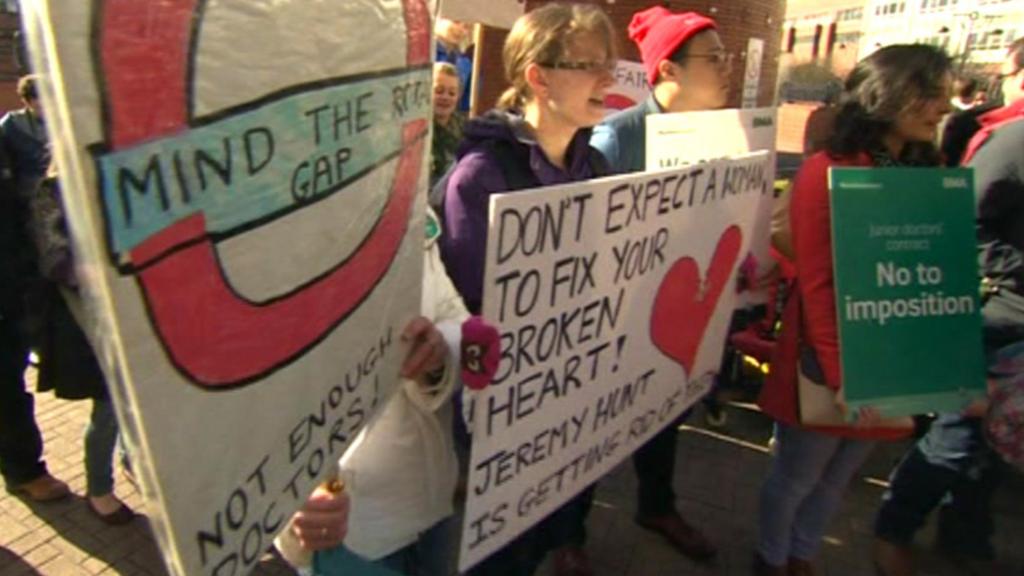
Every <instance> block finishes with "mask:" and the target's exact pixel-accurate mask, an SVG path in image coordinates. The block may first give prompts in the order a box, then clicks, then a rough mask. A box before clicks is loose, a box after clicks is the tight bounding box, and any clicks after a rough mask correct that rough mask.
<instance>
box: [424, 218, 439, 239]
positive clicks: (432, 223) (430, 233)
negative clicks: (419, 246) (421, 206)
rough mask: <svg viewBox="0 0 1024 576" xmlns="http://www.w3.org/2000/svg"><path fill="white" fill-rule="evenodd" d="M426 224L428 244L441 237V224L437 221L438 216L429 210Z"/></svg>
mask: <svg viewBox="0 0 1024 576" xmlns="http://www.w3.org/2000/svg"><path fill="white" fill-rule="evenodd" d="M426 224H427V226H426V228H427V241H428V242H429V241H431V240H434V239H435V238H437V237H438V236H440V235H441V224H440V222H438V221H437V216H434V213H433V212H431V211H429V210H427V218H426Z"/></svg>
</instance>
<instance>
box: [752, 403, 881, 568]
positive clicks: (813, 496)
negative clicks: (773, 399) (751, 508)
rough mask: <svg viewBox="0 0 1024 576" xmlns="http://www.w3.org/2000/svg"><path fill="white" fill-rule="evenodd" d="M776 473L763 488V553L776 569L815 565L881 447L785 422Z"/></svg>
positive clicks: (780, 431)
mask: <svg viewBox="0 0 1024 576" xmlns="http://www.w3.org/2000/svg"><path fill="white" fill-rule="evenodd" d="M776 438H777V442H778V444H777V448H776V452H775V458H774V459H773V460H772V466H771V470H770V471H769V473H768V477H767V478H766V479H765V481H764V484H763V485H762V487H761V503H760V514H759V518H758V521H759V529H760V542H759V543H758V548H757V549H758V552H759V553H760V554H761V557H762V558H763V559H764V560H765V562H767V563H768V564H771V565H773V566H782V565H785V564H786V562H787V561H788V559H789V558H791V557H793V558H800V559H802V560H811V559H812V558H814V556H815V555H816V554H817V552H818V547H819V546H820V544H821V538H822V536H824V534H825V528H826V527H827V525H828V522H829V520H831V518H832V516H833V515H834V514H835V513H836V510H838V508H839V505H840V504H841V503H842V499H843V492H844V491H845V490H846V486H847V485H848V484H849V483H850V479H851V478H852V477H853V475H854V474H855V473H856V472H857V470H858V469H859V468H860V466H861V464H863V463H864V461H865V460H867V458H868V456H869V455H870V454H871V449H872V448H874V445H875V443H874V442H873V441H868V440H853V439H849V438H840V437H838V436H828V435H826V434H821V433H819V432H814V431H812V430H808V429H806V428H800V427H798V426H789V425H786V424H782V423H779V425H778V434H777V437H776Z"/></svg>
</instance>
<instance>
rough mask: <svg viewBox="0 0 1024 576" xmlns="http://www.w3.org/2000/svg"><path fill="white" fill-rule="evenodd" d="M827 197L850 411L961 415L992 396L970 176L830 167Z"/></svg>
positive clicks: (960, 171) (969, 173)
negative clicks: (976, 400)
mask: <svg viewBox="0 0 1024 576" xmlns="http://www.w3.org/2000/svg"><path fill="white" fill-rule="evenodd" d="M829 194H830V197H831V205H832V250H833V257H834V271H835V291H836V316H837V319H838V326H839V350H840V362H841V366H842V378H843V393H844V395H845V398H846V402H847V405H848V406H849V408H850V413H851V414H853V413H855V412H856V409H857V408H859V407H862V406H874V407H875V408H878V409H879V410H880V411H881V412H882V415H883V416H885V417H892V416H905V415H911V414H923V413H927V412H953V411H958V410H960V409H962V408H963V407H964V406H965V405H967V404H968V403H969V402H970V401H971V400H972V399H974V398H976V397H979V396H983V395H984V393H985V365H984V356H983V352H982V336H981V314H980V309H981V302H980V300H979V292H978V282H979V276H978V264H977V256H976V253H977V252H976V251H977V242H976V240H975V232H974V174H973V171H972V170H970V169H967V168H953V169H938V168H936V169H926V168H870V169H865V168H833V169H831V170H830V172H829Z"/></svg>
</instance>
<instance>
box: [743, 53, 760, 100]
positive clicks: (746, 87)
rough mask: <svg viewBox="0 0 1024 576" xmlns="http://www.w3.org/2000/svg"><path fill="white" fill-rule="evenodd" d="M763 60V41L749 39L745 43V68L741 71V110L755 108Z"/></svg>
mask: <svg viewBox="0 0 1024 576" xmlns="http://www.w3.org/2000/svg"><path fill="white" fill-rule="evenodd" d="M763 60H764V40H762V39H760V38H751V39H750V40H749V41H748V42H747V59H746V68H745V69H744V71H743V104H742V107H743V108H753V107H755V106H757V90H758V88H759V87H760V85H761V62H762V61H763Z"/></svg>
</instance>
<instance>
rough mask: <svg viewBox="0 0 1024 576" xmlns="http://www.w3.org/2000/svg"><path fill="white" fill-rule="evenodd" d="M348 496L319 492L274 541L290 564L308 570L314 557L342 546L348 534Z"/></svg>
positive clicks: (292, 518) (342, 493)
mask: <svg viewBox="0 0 1024 576" xmlns="http://www.w3.org/2000/svg"><path fill="white" fill-rule="evenodd" d="M349 506H350V501H349V497H348V493H346V492H344V491H342V492H331V491H329V490H327V489H326V488H324V487H319V488H317V489H316V490H315V491H314V492H313V494H312V495H311V496H310V497H309V499H308V500H306V503H305V504H304V505H303V506H302V508H301V509H300V510H299V511H298V512H296V513H295V514H293V515H292V517H291V520H289V522H288V525H287V526H285V529H284V530H282V531H281V533H280V534H278V536H277V538H275V539H274V545H275V546H276V547H277V549H278V550H279V551H280V552H281V556H283V557H284V559H285V560H287V561H288V563H289V564H291V565H292V566H296V567H305V566H309V565H310V562H311V560H312V553H313V552H317V551H320V550H329V549H331V548H335V547H337V546H340V545H341V543H342V542H344V540H345V535H346V534H347V533H348V512H349Z"/></svg>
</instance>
